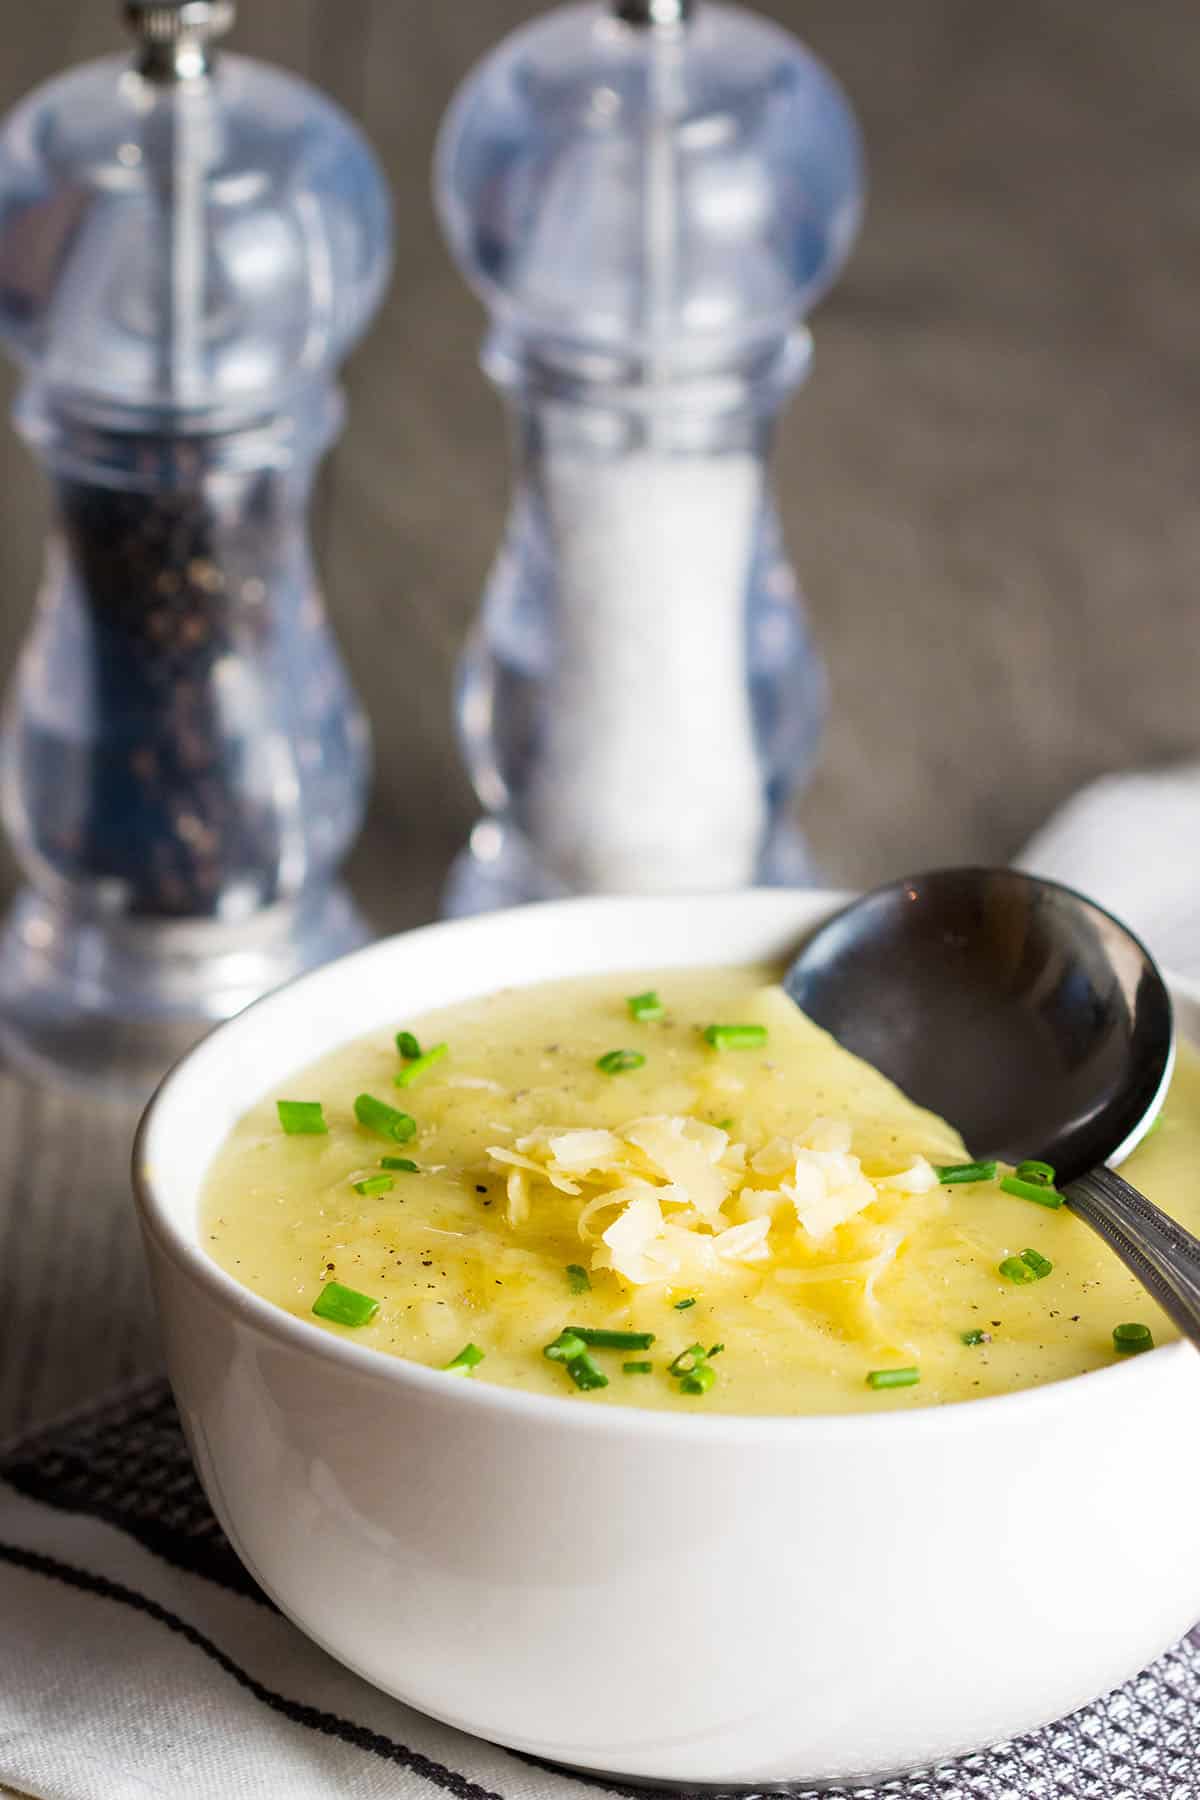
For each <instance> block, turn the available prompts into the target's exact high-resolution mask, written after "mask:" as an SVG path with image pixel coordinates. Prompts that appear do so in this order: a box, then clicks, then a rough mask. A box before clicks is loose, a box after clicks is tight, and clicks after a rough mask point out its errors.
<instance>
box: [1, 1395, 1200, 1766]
mask: <svg viewBox="0 0 1200 1800" xmlns="http://www.w3.org/2000/svg"><path fill="white" fill-rule="evenodd" d="M0 1781H3V1782H7V1783H8V1784H10V1785H11V1786H12V1787H14V1788H17V1789H18V1790H20V1791H22V1792H24V1793H27V1794H32V1795H37V1796H39V1797H45V1800H134V1797H137V1800H141V1797H142V1796H150V1795H154V1796H157V1797H160V1800H161V1796H171V1797H172V1800H174V1797H175V1796H178V1800H259V1797H260V1796H261V1800H334V1797H335V1796H336V1797H337V1800H347V1797H349V1800H383V1797H384V1796H388V1797H393V1800H395V1797H399V1800H410V1797H412V1800H417V1797H418V1796H426V1795H429V1796H433V1795H437V1794H444V1795H451V1796H454V1797H456V1800H568V1797H570V1796H578V1800H585V1797H586V1796H589V1795H590V1796H592V1797H593V1800H594V1797H595V1796H597V1795H599V1796H603V1795H604V1794H607V1793H618V1792H625V1791H630V1790H622V1789H613V1788H609V1787H607V1786H606V1785H605V1784H604V1783H599V1782H589V1781H587V1780H584V1779H581V1778H577V1777H573V1776H570V1775H566V1774H563V1773H561V1772H560V1771H557V1770H553V1769H547V1768H543V1767H541V1766H539V1765H537V1764H535V1763H532V1762H530V1761H528V1760H526V1759H524V1758H521V1757H518V1756H514V1755H512V1754H510V1753H509V1752H507V1751H503V1750H499V1749H496V1748H495V1747H494V1746H492V1745H488V1744H482V1743H479V1742H477V1741H476V1740H474V1739H471V1738H467V1737H464V1736H463V1735H462V1734H461V1733H458V1732H455V1731H452V1730H450V1729H449V1728H448V1727H445V1726H441V1725H437V1724H435V1723H433V1722H432V1721H430V1720H427V1719H424V1718H423V1717H421V1715H419V1714H417V1713H414V1712H412V1711H411V1710H410V1709H409V1708H407V1707H405V1706H402V1705H400V1703H399V1702H397V1701H394V1700H390V1699H388V1698H387V1697H386V1696H385V1695H382V1694H379V1693H377V1692H376V1691H375V1690H374V1689H373V1688H371V1687H369V1686H368V1685H367V1684H366V1683H364V1682H362V1681H360V1680H358V1679H357V1678H356V1677H355V1676H353V1675H351V1674H349V1673H348V1672H347V1671H346V1670H344V1669H342V1668H340V1667H339V1665H337V1664H336V1663H334V1662H333V1661H332V1660H331V1659H330V1658H328V1657H327V1656H325V1655H324V1654H323V1653H322V1652H321V1651H319V1650H317V1649H316V1648H315V1647H314V1646H313V1645H311V1644H309V1643H308V1641H307V1640H306V1639H305V1638H304V1637H303V1636H302V1635H301V1634H300V1633H299V1632H298V1631H296V1630H295V1628H294V1627H293V1626H291V1625H290V1624H289V1623H288V1622H287V1621H286V1620H285V1619H283V1618H282V1617H281V1616H280V1615H279V1613H277V1612H276V1611H275V1609H274V1608H273V1607H272V1606H271V1605H270V1603H269V1602H268V1601H267V1600H266V1599H265V1598H264V1596H263V1595H262V1594H261V1593H260V1592H259V1590H258V1589H257V1588H256V1587H255V1585H254V1583H253V1582H252V1581H251V1580H250V1577H249V1576H248V1575H247V1574H246V1572H245V1570H244V1569H243V1568H242V1566H241V1564H240V1563H239V1562H238V1560H237V1558H236V1556H235V1555H234V1554H233V1552H232V1550H231V1549H230V1548H229V1545H228V1544H227V1542H226V1541H225V1539H224V1537H223V1536H222V1534H221V1531H220V1529H219V1527H218V1526H217V1523H216V1521H215V1519H214V1518H213V1516H212V1513H211V1512H210V1511H209V1508H208V1504H207V1502H206V1500H205V1498H204V1494H203V1492H202V1490H201V1488H200V1485H199V1482H198V1481H197V1479H196V1476H195V1473H194V1470H193V1468H192V1464H191V1461H190V1459H189V1457H188V1453H187V1450H186V1447H185V1445H184V1442H183V1437H182V1434H181V1432H180V1429H179V1421H178V1418H177V1416H176V1413H175V1408H174V1405H173V1404H172V1401H171V1396H170V1392H169V1390H168V1389H167V1388H166V1386H165V1384H163V1383H161V1382H154V1383H151V1384H146V1385H142V1386H141V1387H139V1388H137V1389H136V1390H133V1391H131V1392H129V1393H126V1394H125V1395H123V1396H121V1397H120V1398H118V1399H116V1400H113V1401H110V1402H109V1403H107V1404H106V1405H103V1406H100V1407H97V1408H95V1409H93V1410H91V1411H88V1412H85V1413H81V1414H77V1415H76V1416H75V1417H73V1418H71V1419H69V1420H67V1421H65V1422H64V1423H61V1424H59V1425H57V1426H55V1427H54V1428H52V1429H50V1430H47V1431H43V1432H41V1433H39V1434H38V1435H37V1436H36V1437H32V1438H28V1439H26V1440H25V1441H24V1442H22V1443H19V1444H17V1445H15V1446H12V1447H10V1448H9V1449H8V1450H7V1451H6V1452H4V1453H3V1454H2V1455H0ZM795 1792H796V1794H797V1795H800V1794H801V1793H802V1790H799V1789H797V1790H795ZM839 1792H841V1793H843V1794H845V1795H849V1794H853V1796H854V1800H875V1797H876V1796H880V1797H882V1796H885V1795H886V1796H888V1797H889V1800H1200V1631H1198V1632H1197V1633H1194V1634H1193V1635H1192V1636H1191V1637H1190V1638H1187V1639H1185V1641H1184V1642H1183V1643H1182V1644H1180V1645H1178V1646H1177V1647H1176V1648H1175V1649H1174V1650H1172V1651H1170V1652H1169V1653H1168V1654H1167V1655H1166V1656H1164V1657H1162V1658H1161V1659H1160V1660H1159V1661H1158V1662H1157V1663H1155V1664H1154V1665H1153V1667H1152V1668H1150V1669H1147V1670H1146V1671H1145V1672H1144V1673H1143V1674H1142V1675H1140V1676H1138V1677H1137V1679H1136V1680H1134V1681H1131V1682H1129V1683H1128V1684H1127V1685H1126V1686H1125V1687H1123V1688H1121V1689H1119V1690H1118V1691H1117V1692H1116V1693H1114V1694H1110V1695H1109V1696H1108V1697H1107V1698H1106V1699H1104V1700H1101V1701H1098V1702H1097V1703H1096V1704H1095V1705H1094V1706H1090V1707H1087V1708H1085V1709H1084V1710H1083V1711H1082V1712H1079V1713H1076V1714H1074V1715H1073V1716H1072V1717H1071V1718H1069V1719H1066V1720H1064V1721H1062V1722H1061V1723H1060V1724H1058V1725H1055V1726H1052V1727H1050V1728H1048V1729H1047V1730H1045V1731H1041V1732H1037V1733H1035V1734H1033V1735H1031V1736H1030V1737H1027V1738H1021V1739H1019V1740H1016V1741H1014V1742H1012V1743H1009V1744H1005V1745H1002V1746H1000V1747H999V1748H998V1749H995V1750H992V1751H989V1752H987V1753H986V1754H983V1755H979V1756H972V1757H967V1758H965V1759H963V1760H961V1761H959V1762H957V1763H954V1764H952V1765H948V1766H946V1767H944V1768H940V1769H936V1770H932V1771H929V1772H927V1773H924V1774H919V1775H910V1776H906V1777H904V1778H902V1779H898V1780H895V1781H890V1782H886V1783H884V1784H883V1785H882V1786H880V1787H878V1788H855V1789H853V1790H839ZM814 1800H816V1797H815V1796H814Z"/></svg>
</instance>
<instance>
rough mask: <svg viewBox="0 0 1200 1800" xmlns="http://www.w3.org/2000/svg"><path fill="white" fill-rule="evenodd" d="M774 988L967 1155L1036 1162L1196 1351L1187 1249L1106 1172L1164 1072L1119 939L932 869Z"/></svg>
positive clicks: (1192, 1267) (1046, 887)
mask: <svg viewBox="0 0 1200 1800" xmlns="http://www.w3.org/2000/svg"><path fill="white" fill-rule="evenodd" d="M784 987H785V988H786V990H787V992H788V993H789V994H790V995H791V997H792V999H793V1000H794V1001H795V1002H796V1004H797V1005H798V1006H800V1007H801V1008H802V1009H803V1010H804V1011H805V1012H806V1013H807V1014H808V1016H809V1017H810V1018H811V1019H814V1020H815V1021H816V1023H817V1024H818V1025H823V1026H824V1027H825V1029H826V1030H827V1031H829V1032H830V1033H831V1034H832V1035H833V1037H835V1038H836V1039H837V1041H838V1042H839V1043H840V1044H842V1045H844V1046H845V1048H846V1049H847V1050H852V1051H854V1053H855V1054H856V1055H858V1056H861V1057H864V1058H865V1059H866V1061H867V1062H870V1063H873V1064H874V1066H875V1067H876V1068H877V1069H880V1070H882V1072H883V1073H884V1074H885V1075H888V1076H890V1077H891V1079H892V1080H893V1081H894V1082H895V1083H896V1084H897V1086H898V1087H900V1088H902V1089H903V1091H904V1092H905V1093H906V1094H908V1095H909V1097H910V1098H911V1099H913V1100H915V1101H917V1102H918V1103H919V1104H920V1105H921V1106H926V1107H929V1108H930V1109H931V1110H932V1111H933V1112H936V1113H938V1114H940V1115H941V1116H942V1117H943V1118H945V1119H948V1120H949V1121H950V1122H951V1123H952V1124H953V1125H955V1126H956V1127H957V1128H958V1130H959V1131H960V1132H961V1133H962V1135H963V1138H964V1139H965V1141H966V1142H967V1144H968V1145H969V1146H970V1149H971V1154H972V1155H973V1156H978V1157H993V1156H995V1157H1001V1158H1003V1159H1004V1160H1005V1161H1006V1162H1013V1163H1016V1162H1022V1161H1024V1160H1025V1159H1026V1158H1030V1157H1037V1158H1040V1159H1042V1160H1044V1161H1046V1162H1048V1163H1052V1164H1053V1165H1054V1167H1055V1169H1056V1170H1057V1171H1058V1186H1059V1188H1060V1190H1061V1191H1062V1192H1063V1193H1064V1194H1065V1196H1066V1199H1067V1201H1068V1203H1069V1204H1070V1206H1071V1208H1072V1209H1073V1211H1075V1212H1077V1213H1078V1214H1079V1215H1080V1217H1081V1218H1084V1219H1086V1220H1087V1222H1088V1224H1089V1225H1091V1226H1093V1227H1094V1228H1095V1229H1096V1230H1097V1231H1098V1232H1099V1233H1100V1235H1101V1237H1103V1238H1104V1239H1106V1241H1107V1242H1108V1243H1109V1244H1111V1246H1112V1248H1113V1249H1114V1250H1115V1251H1116V1253H1117V1255H1118V1256H1119V1257H1120V1258H1121V1260H1122V1262H1124V1263H1125V1265H1126V1266H1127V1267H1128V1268H1129V1269H1131V1270H1132V1271H1133V1273H1134V1274H1135V1275H1136V1276H1137V1277H1138V1279H1139V1281H1141V1282H1142V1283H1143V1285H1144V1286H1145V1287H1146V1288H1147V1289H1148V1290H1149V1292H1150V1293H1151V1294H1153V1296H1154V1298H1155V1299H1156V1300H1157V1301H1158V1303H1159V1305H1160V1306H1161V1307H1162V1309H1163V1311H1164V1312H1166V1313H1168V1314H1169V1315H1170V1317H1171V1318H1172V1319H1174V1321H1175V1323H1176V1324H1177V1325H1178V1326H1179V1328H1180V1330H1181V1331H1182V1332H1184V1333H1185V1334H1186V1335H1187V1336H1188V1337H1190V1338H1191V1339H1192V1341H1193V1342H1194V1343H1198V1344H1200V1239H1197V1238H1195V1237H1193V1236H1192V1234H1191V1232H1190V1231H1185V1230H1184V1228H1183V1226H1182V1225H1177V1224H1176V1223H1175V1221H1174V1220H1173V1219H1170V1218H1168V1217H1167V1215H1166V1213H1164V1212H1161V1211H1160V1210H1159V1208H1158V1207H1157V1206H1153V1205H1151V1203H1150V1201H1149V1200H1147V1199H1146V1198H1145V1196H1144V1195H1142V1194H1139V1193H1138V1191H1137V1189H1136V1188H1134V1187H1131V1186H1130V1184H1129V1183H1128V1182H1127V1181H1124V1180H1123V1179H1122V1178H1121V1176H1119V1175H1117V1174H1115V1173H1114V1172H1113V1166H1114V1165H1115V1164H1117V1163H1119V1162H1121V1161H1122V1160H1123V1159H1124V1158H1125V1157H1126V1156H1128V1154H1129V1152H1130V1151H1131V1150H1132V1149H1133V1148H1134V1146H1135V1145H1136V1144H1137V1143H1138V1142H1139V1141H1140V1140H1141V1139H1142V1138H1143V1137H1144V1136H1145V1134H1146V1132H1147V1131H1148V1130H1149V1129H1150V1127H1151V1125H1152V1124H1153V1122H1154V1119H1155V1117H1156V1116H1157V1113H1158V1110H1159V1108H1160V1106H1161V1105H1162V1102H1163V1098H1164V1096H1165V1094H1166V1090H1167V1086H1168V1084H1169V1082H1170V1079H1171V1072H1172V1069H1173V1066H1174V1059H1175V1051H1174V1045H1175V1040H1174V1029H1173V1024H1172V1014H1171V996H1170V994H1169V993H1168V991H1167V985H1166V983H1165V982H1164V980H1163V978H1162V976H1161V974H1160V973H1159V971H1158V969H1157V967H1156V966H1155V963H1154V961H1153V959H1152V958H1151V956H1150V955H1149V953H1148V952H1147V951H1146V949H1145V948H1144V947H1143V945H1142V944H1140V943H1139V942H1138V940H1137V938H1135V937H1134V936H1133V934H1132V933H1131V932H1130V931H1128V930H1126V928H1125V926H1123V925H1122V924H1120V923H1119V922H1118V921H1117V920H1116V919H1114V918H1113V917H1112V916H1111V915H1110V914H1109V913H1106V912H1104V911H1103V910H1102V909H1101V908H1100V907H1098V906H1096V905H1094V904H1093V902H1091V901H1090V900H1085V899H1084V898H1083V896H1082V895H1080V894H1076V893H1074V892H1072V890H1071V889H1070V888H1065V887H1060V886H1059V885H1058V883H1057V882H1053V881H1042V880H1039V879H1038V878H1037V877H1036V876H1033V875H1024V874H1021V873H1020V872H1019V871H1017V870H1015V869H935V870H933V871H932V872H931V873H929V874H927V875H915V876H912V877H911V878H909V879H906V880H904V881H897V882H893V883H892V884H891V885H890V886H888V887H883V888H879V889H877V890H876V892H874V893H871V894H867V895H865V896H864V897H863V898H862V899H861V900H856V901H854V902H853V904H852V905H850V906H848V907H846V908H845V910H844V911H842V912H840V913H838V914H836V915H835V917H833V918H832V919H830V920H828V921H827V922H826V923H825V924H824V925H822V926H820V927H819V928H818V930H817V931H816V932H815V933H814V935H813V936H812V937H811V938H809V940H808V942H807V943H806V944H805V946H804V948H803V949H802V950H801V952H800V954H799V956H797V958H796V960H795V961H794V962H793V963H792V965H791V967H790V968H789V970H788V972H787V975H786V976H785V978H784ZM1106 1165H1107V1166H1106Z"/></svg>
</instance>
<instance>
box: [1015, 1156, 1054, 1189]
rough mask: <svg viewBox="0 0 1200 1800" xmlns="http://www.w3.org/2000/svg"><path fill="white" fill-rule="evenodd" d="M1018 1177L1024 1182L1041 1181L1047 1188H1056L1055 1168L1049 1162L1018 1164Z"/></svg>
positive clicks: (1033, 1161) (1034, 1161)
mask: <svg viewBox="0 0 1200 1800" xmlns="http://www.w3.org/2000/svg"><path fill="white" fill-rule="evenodd" d="M1017 1175H1018V1176H1019V1178H1020V1179H1021V1180H1022V1181H1040V1182H1043V1183H1044V1184H1045V1185H1046V1186H1047V1187H1053V1186H1054V1166H1053V1164H1052V1163H1048V1162H1038V1161H1036V1159H1035V1160H1032V1161H1030V1162H1021V1163H1018V1164H1017Z"/></svg>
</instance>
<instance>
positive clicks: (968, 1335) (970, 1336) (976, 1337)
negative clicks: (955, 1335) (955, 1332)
mask: <svg viewBox="0 0 1200 1800" xmlns="http://www.w3.org/2000/svg"><path fill="white" fill-rule="evenodd" d="M991 1341H992V1334H991V1332H990V1331H964V1332H963V1333H962V1336H961V1338H960V1339H959V1342H960V1343H963V1344H970V1345H972V1346H973V1345H975V1344H990V1343H991Z"/></svg>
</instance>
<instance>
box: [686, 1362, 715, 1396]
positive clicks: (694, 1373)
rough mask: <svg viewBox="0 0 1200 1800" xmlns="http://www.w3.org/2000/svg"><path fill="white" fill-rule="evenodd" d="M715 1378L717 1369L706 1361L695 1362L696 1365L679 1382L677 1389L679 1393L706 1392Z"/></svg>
mask: <svg viewBox="0 0 1200 1800" xmlns="http://www.w3.org/2000/svg"><path fill="white" fill-rule="evenodd" d="M716 1379H717V1371H716V1370H715V1369H713V1368H710V1367H709V1365H708V1364H707V1363H706V1362H703V1363H697V1364H696V1367H695V1368H694V1369H692V1370H691V1372H690V1373H689V1374H687V1375H685V1376H684V1377H683V1380H682V1381H681V1382H680V1383H679V1391H680V1393H681V1394H707V1392H708V1390H709V1388H710V1387H711V1386H712V1384H713V1382H714V1381H715V1380H716Z"/></svg>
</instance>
